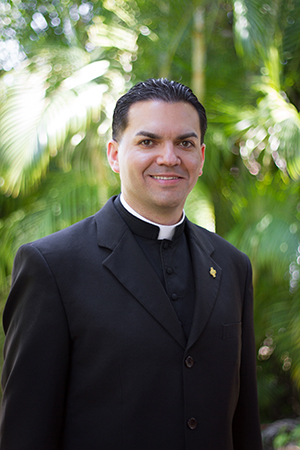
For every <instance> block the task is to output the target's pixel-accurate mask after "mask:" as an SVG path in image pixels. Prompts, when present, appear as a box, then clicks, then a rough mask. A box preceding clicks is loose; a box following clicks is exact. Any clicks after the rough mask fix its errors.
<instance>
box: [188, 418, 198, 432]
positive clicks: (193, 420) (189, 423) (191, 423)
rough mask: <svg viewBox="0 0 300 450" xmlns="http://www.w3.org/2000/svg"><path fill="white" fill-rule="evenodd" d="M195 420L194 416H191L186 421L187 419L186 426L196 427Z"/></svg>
mask: <svg viewBox="0 0 300 450" xmlns="http://www.w3.org/2000/svg"><path fill="white" fill-rule="evenodd" d="M197 425H198V423H197V420H196V419H195V418H194V417H191V418H190V419H189V420H188V421H187V426H188V427H189V428H190V429H191V430H194V429H195V428H197Z"/></svg>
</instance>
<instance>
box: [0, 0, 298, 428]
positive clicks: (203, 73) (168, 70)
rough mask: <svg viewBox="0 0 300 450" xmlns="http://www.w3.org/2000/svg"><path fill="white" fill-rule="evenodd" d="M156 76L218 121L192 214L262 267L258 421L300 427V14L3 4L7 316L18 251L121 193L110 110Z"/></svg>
mask: <svg viewBox="0 0 300 450" xmlns="http://www.w3.org/2000/svg"><path fill="white" fill-rule="evenodd" d="M149 77H168V78H171V79H175V80H177V81H180V82H183V83H184V84H187V85H189V86H191V87H192V88H193V90H194V92H195V93H196V94H197V95H198V96H199V98H200V100H201V101H202V102H203V103H204V104H205V106H206V109H207V113H208V120H209V128H208V133H207V138H206V145H207V151H206V161H205V167H204V175H203V176H202V177H201V179H200V180H199V182H198V183H197V185H196V187H195V189H194V191H193V192H192V194H191V195H190V197H189V199H188V202H187V206H186V212H187V215H188V216H189V218H190V219H192V220H194V221H195V222H197V223H199V224H200V225H203V226H205V227H207V228H208V229H211V230H215V231H217V232H218V233H219V234H220V235H222V236H223V237H225V238H226V239H228V240H229V241H230V242H232V243H233V244H234V245H236V246H237V247H238V248H239V249H241V250H242V251H244V252H246V253H247V254H248V255H249V257H250V259H251V261H252V264H253V269H254V289H255V329H256V340H257V355H258V373H257V375H258V389H259V403H260V412H261V419H262V422H263V423H268V422H272V421H274V420H276V419H280V418H283V417H297V416H300V404H299V389H300V332H299V330H300V314H299V312H300V295H299V292H300V291H299V279H300V242H299V236H300V195H299V194H300V181H299V180H300V117H299V107H300V2H299V0H284V1H283V0H238V1H233V0H230V1H229V0H228V1H220V0H210V1H208V0H188V1H187V2H182V1H179V0H101V1H99V0H90V1H83V0H82V1H80V0H79V1H72V0H53V1H52V2H51V1H47V0H44V1H41V0H30V1H21V0H14V1H8V0H0V254H1V259H0V299H1V305H2V306H1V308H2V309H3V307H4V303H5V300H6V296H7V293H8V289H9V284H10V275H11V270H12V263H13V257H14V254H15V252H16V250H17V248H18V247H19V246H20V245H21V244H22V243H25V242H29V241H31V240H34V239H37V238H39V237H41V236H44V235H47V234H49V233H52V232H55V231H57V230H59V229H61V228H64V227H66V226H68V225H70V224H72V223H74V222H76V221H78V220H80V219H82V218H84V217H86V216H88V215H90V214H93V213H94V212H95V211H97V210H98V209H99V208H100V207H101V206H102V205H103V204H104V203H105V201H106V200H107V198H109V197H110V196H111V195H113V194H115V193H117V192H119V180H118V178H117V177H116V176H115V174H114V173H112V172H111V170H110V169H109V167H108V164H107V161H106V143H107V141H108V139H109V137H110V124H111V117H112V112H113V108H114V105H115V101H116V99H117V98H118V97H119V96H120V95H122V94H123V93H124V92H125V91H126V90H127V89H128V88H129V87H130V86H132V85H133V84H134V83H136V82H138V81H140V80H144V79H146V78H149ZM3 339H4V337H3V335H1V340H2V343H3Z"/></svg>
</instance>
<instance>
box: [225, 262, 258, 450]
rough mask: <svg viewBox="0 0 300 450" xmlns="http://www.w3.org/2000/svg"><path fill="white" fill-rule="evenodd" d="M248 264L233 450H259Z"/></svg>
mask: <svg viewBox="0 0 300 450" xmlns="http://www.w3.org/2000/svg"><path fill="white" fill-rule="evenodd" d="M247 260H248V276H247V280H246V286H245V298H244V305H243V329H242V357H241V368H240V394H239V400H238V404H237V408H236V411H235V415H234V419H233V429H232V434H233V447H234V450H254V449H255V450H262V441H261V432H260V422H259V412H258V401H257V387H256V349H255V338H254V326H253V287H252V269H251V264H250V261H249V259H248V258H247Z"/></svg>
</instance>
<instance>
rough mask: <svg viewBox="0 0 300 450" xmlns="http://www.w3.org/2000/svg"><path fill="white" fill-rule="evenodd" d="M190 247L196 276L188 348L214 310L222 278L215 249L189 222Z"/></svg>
mask: <svg viewBox="0 0 300 450" xmlns="http://www.w3.org/2000/svg"><path fill="white" fill-rule="evenodd" d="M187 227H188V235H189V245H190V251H191V255H192V262H193V270H194V276H195V292H196V298H195V309H194V317H193V324H192V329H191V333H190V336H189V339H188V344H187V348H189V347H191V346H192V345H193V344H194V343H195V342H196V340H197V339H198V338H199V336H200V335H201V333H202V332H203V330H204V328H205V326H206V324H207V322H208V320H209V318H210V315H211V313H212V311H213V309H214V306H215V303H216V299H217V296H218V292H219V288H220V282H221V277H222V269H221V267H220V266H219V265H218V264H217V263H216V262H215V261H214V260H213V258H212V256H211V255H212V253H213V251H214V247H213V246H212V244H211V243H210V242H209V241H208V240H207V238H206V236H205V234H204V233H202V231H201V228H199V227H196V225H194V224H192V223H191V222H189V221H188V223H187Z"/></svg>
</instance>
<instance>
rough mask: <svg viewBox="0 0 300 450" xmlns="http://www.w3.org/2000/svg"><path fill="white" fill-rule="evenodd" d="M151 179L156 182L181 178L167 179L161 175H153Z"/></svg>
mask: <svg viewBox="0 0 300 450" xmlns="http://www.w3.org/2000/svg"><path fill="white" fill-rule="evenodd" d="M151 178H154V179H155V180H179V179H180V178H181V177H174V176H172V177H165V176H161V175H151Z"/></svg>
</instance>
